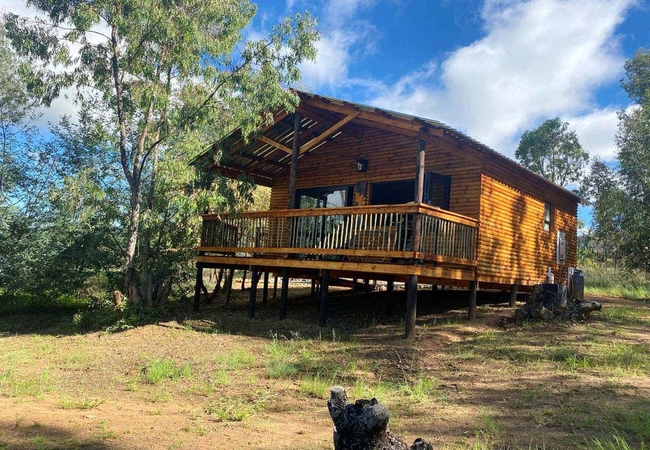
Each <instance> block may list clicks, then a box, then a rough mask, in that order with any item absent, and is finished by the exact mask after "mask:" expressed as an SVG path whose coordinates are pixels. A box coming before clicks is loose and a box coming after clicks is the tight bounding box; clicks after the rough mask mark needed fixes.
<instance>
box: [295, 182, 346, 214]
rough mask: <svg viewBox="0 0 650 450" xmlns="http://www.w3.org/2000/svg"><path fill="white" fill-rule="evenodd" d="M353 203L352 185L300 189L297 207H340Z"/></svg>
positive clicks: (297, 195) (297, 196)
mask: <svg viewBox="0 0 650 450" xmlns="http://www.w3.org/2000/svg"><path fill="white" fill-rule="evenodd" d="M351 204H352V186H339V187H318V188H310V189H300V190H299V191H298V192H297V193H296V208H300V209H306V208H340V207H343V206H350V205H351Z"/></svg>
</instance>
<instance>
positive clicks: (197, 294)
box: [194, 263, 203, 311]
mask: <svg viewBox="0 0 650 450" xmlns="http://www.w3.org/2000/svg"><path fill="white" fill-rule="evenodd" d="M201 286H203V264H201V263H197V264H196V284H195V285H194V311H198V310H199V306H200V304H201Z"/></svg>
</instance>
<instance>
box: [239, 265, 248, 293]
mask: <svg viewBox="0 0 650 450" xmlns="http://www.w3.org/2000/svg"><path fill="white" fill-rule="evenodd" d="M247 273H248V269H244V276H243V277H241V290H242V291H243V290H245V289H246V274H247Z"/></svg>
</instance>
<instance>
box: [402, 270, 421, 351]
mask: <svg viewBox="0 0 650 450" xmlns="http://www.w3.org/2000/svg"><path fill="white" fill-rule="evenodd" d="M417 304H418V276H417V275H409V278H408V282H407V283H406V317H405V322H406V328H405V330H404V337H405V338H406V339H409V340H413V339H414V338H415V316H416V314H417Z"/></svg>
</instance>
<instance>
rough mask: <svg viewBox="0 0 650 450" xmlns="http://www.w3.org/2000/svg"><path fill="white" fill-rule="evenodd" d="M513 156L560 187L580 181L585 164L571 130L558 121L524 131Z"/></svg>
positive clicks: (586, 158)
mask: <svg viewBox="0 0 650 450" xmlns="http://www.w3.org/2000/svg"><path fill="white" fill-rule="evenodd" d="M515 157H516V158H517V161H519V163H521V164H522V165H523V166H524V167H526V168H528V169H530V170H532V171H533V172H535V173H537V174H539V175H541V176H542V177H544V178H546V179H547V180H549V181H551V182H553V183H555V184H558V185H560V186H566V185H568V184H571V183H575V182H578V181H580V179H581V178H582V175H583V173H584V167H585V166H586V164H587V162H588V161H589V153H587V152H586V151H585V150H583V148H582V146H581V145H580V142H579V141H578V136H577V135H576V133H575V131H572V130H569V124H568V123H567V122H562V121H561V120H560V119H559V118H555V119H549V120H547V121H545V122H544V123H543V124H541V125H540V126H539V127H538V128H536V129H534V130H527V131H525V132H524V134H523V135H522V136H521V140H520V141H519V146H518V147H517V151H516V152H515Z"/></svg>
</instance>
